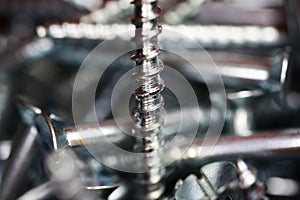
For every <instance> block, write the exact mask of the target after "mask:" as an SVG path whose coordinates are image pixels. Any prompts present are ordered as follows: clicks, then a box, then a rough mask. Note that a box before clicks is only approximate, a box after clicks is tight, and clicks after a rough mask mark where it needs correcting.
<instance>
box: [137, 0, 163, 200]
mask: <svg viewBox="0 0 300 200" xmlns="http://www.w3.org/2000/svg"><path fill="white" fill-rule="evenodd" d="M132 4H134V6H135V9H134V13H135V16H134V18H132V24H133V25H135V27H136V30H135V37H134V38H133V40H134V42H135V44H136V47H137V50H136V52H135V53H134V54H133V55H132V60H134V61H135V64H136V67H135V73H134V77H135V79H136V82H137V89H136V90H135V92H134V97H135V106H134V110H133V111H132V112H133V119H134V121H135V128H134V132H135V133H136V134H138V135H140V136H142V137H138V138H137V142H136V148H135V149H136V151H137V152H143V153H146V159H145V162H146V163H145V164H146V166H147V167H148V169H149V170H148V172H146V173H143V174H139V175H138V178H137V181H138V184H140V185H141V186H142V187H141V188H144V194H143V195H144V198H145V196H146V198H147V199H157V198H158V197H159V196H160V195H161V193H162V191H163V188H162V186H161V184H160V182H161V180H162V178H163V176H164V169H160V160H161V159H160V156H159V153H158V151H156V150H158V148H159V147H160V146H161V145H162V141H163V140H162V139H161V137H160V136H161V127H162V125H163V119H162V109H163V105H164V100H163V97H162V96H161V92H162V90H163V88H164V83H163V81H162V79H161V77H160V72H161V71H162V70H163V67H164V65H163V63H162V61H161V60H160V59H159V58H158V56H159V55H160V53H161V50H162V48H161V47H160V44H159V43H158V35H159V34H160V32H161V26H160V25H159V24H158V16H159V14H160V12H161V10H160V8H159V7H158V6H157V0H134V1H133V2H132ZM145 186H146V187H145ZM145 188H146V189H145ZM145 190H146V191H145ZM145 193H146V194H145Z"/></svg>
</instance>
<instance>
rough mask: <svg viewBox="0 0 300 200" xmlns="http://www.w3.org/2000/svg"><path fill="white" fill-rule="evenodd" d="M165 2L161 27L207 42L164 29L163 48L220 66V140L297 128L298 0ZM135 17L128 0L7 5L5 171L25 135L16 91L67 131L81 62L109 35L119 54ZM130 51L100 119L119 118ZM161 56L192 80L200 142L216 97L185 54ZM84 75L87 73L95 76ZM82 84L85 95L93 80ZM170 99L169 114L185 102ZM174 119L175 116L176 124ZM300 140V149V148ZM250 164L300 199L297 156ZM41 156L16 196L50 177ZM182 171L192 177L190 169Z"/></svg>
mask: <svg viewBox="0 0 300 200" xmlns="http://www.w3.org/2000/svg"><path fill="white" fill-rule="evenodd" d="M159 5H160V7H161V8H162V14H161V15H160V17H159V21H160V24H162V26H163V29H166V30H172V31H175V32H178V33H182V34H186V35H188V36H189V38H190V39H192V40H194V41H196V42H197V43H198V44H199V45H200V46H201V47H200V46H199V45H196V46H195V45H193V44H190V43H189V41H188V40H187V41H185V40H179V39H178V38H176V37H172V36H169V35H165V36H164V35H162V36H160V37H159V38H160V42H161V43H162V44H163V46H164V48H165V49H168V48H172V49H173V48H176V45H179V46H180V48H181V49H182V48H183V49H184V51H186V52H188V53H187V54H186V55H189V57H188V58H184V59H186V60H188V61H192V62H193V63H197V65H199V66H201V67H203V68H210V67H211V65H212V61H211V60H213V62H214V63H215V64H216V65H217V66H218V68H219V71H220V74H221V75H222V78H223V81H224V85H225V89H226V102H225V103H226V105H227V111H226V114H225V115H224V116H223V117H224V118H225V125H224V128H223V130H222V136H239V137H248V136H252V135H255V134H260V132H266V131H268V132H272V131H281V130H287V129H288V130H292V129H296V128H298V127H299V124H300V93H299V92H300V79H299V77H300V73H299V72H300V60H299V58H300V21H299V20H300V16H299V15H300V2H299V1H289V0H285V1H284V0H251V1H245V0H160V1H159ZM132 13H133V6H132V5H131V4H130V1H129V0H51V1H49V0H39V1H37V0H22V1H21V0H9V1H8V0H3V1H1V2H0V71H1V72H0V160H1V161H0V166H1V167H0V172H1V174H2V171H3V170H2V169H3V166H5V163H6V160H7V159H8V156H9V154H10V151H11V149H13V148H15V146H13V145H12V143H13V142H12V141H14V140H15V139H16V138H18V137H19V134H20V129H21V128H20V127H22V119H21V116H20V113H19V111H18V108H17V106H16V99H17V97H22V98H25V99H26V100H27V101H29V102H30V103H31V104H33V105H35V106H37V107H39V108H40V109H41V110H43V112H45V113H46V114H47V115H49V116H50V115H52V116H54V118H55V119H56V120H57V121H58V122H59V123H60V124H62V125H61V127H68V126H72V125H73V123H74V120H73V115H72V91H73V84H74V80H75V78H76V73H77V71H78V69H79V67H80V66H81V63H82V62H83V60H84V59H85V58H86V56H87V55H88V54H89V52H91V51H92V49H93V48H94V47H96V46H97V45H98V44H99V43H100V42H101V41H104V40H111V43H112V44H113V45H112V46H111V48H109V49H107V52H106V53H107V55H110V54H112V55H113V52H114V51H115V50H116V49H118V48H120V47H121V46H122V45H124V43H123V42H122V40H124V41H129V40H130V37H128V38H119V37H118V34H117V33H119V32H122V31H124V30H129V29H132V28H133V25H131V22H130V19H131V17H132ZM204 49H205V51H204ZM206 52H207V53H208V54H209V56H210V58H209V57H208V56H207V54H206ZM131 54H132V53H130V52H129V53H128V54H126V55H124V56H122V57H120V58H118V59H116V61H115V62H113V63H112V64H111V65H110V67H109V68H108V69H107V70H105V72H104V76H103V77H102V78H101V86H100V85H99V87H98V89H97V93H96V97H95V98H96V99H95V106H96V111H97V117H98V121H99V122H103V121H106V120H110V119H111V118H112V111H111V106H110V102H111V93H112V91H113V89H114V86H115V84H116V83H117V81H118V80H119V78H120V77H121V76H122V75H123V74H124V73H126V72H127V71H128V70H130V69H132V68H133V66H134V64H133V62H132V61H131V60H130V56H131ZM107 55H99V57H98V58H97V59H96V60H95V61H94V62H95V63H97V67H99V68H104V67H106V66H103V64H101V63H103V60H105V59H106V56H107ZM161 59H162V60H163V62H164V63H165V64H166V65H168V66H171V67H173V68H174V69H176V70H178V71H179V72H180V73H182V74H183V75H184V76H185V77H186V78H187V79H188V81H189V82H190V83H191V85H192V86H193V88H194V90H195V92H196V95H197V97H198V100H199V106H200V108H201V113H202V115H201V116H202V118H201V120H200V124H201V125H200V128H199V135H198V137H200V138H201V137H202V135H203V134H202V133H203V131H204V130H206V129H207V127H208V125H209V122H210V112H211V106H210V105H211V99H210V95H209V94H208V90H207V86H206V84H205V82H204V81H203V77H201V76H199V75H197V74H196V73H194V71H193V70H192V69H191V67H190V64H189V63H188V62H186V61H185V60H184V59H183V58H180V57H179V56H176V55H173V54H171V53H170V52H167V51H164V52H162V55H161ZM86 76H87V79H89V74H87V75H86ZM91 77H92V75H91ZM82 87H83V91H84V90H85V88H86V89H88V88H89V87H90V86H89V85H83V86H82ZM163 95H164V98H165V102H166V109H167V111H170V112H172V111H173V112H176V110H178V102H177V100H176V98H175V97H174V95H173V94H172V92H171V91H170V90H168V89H165V90H164V92H163ZM116 106H117V109H119V110H120V113H121V112H123V113H124V115H125V114H126V112H125V111H124V110H125V109H126V108H127V107H128V103H127V102H124V101H122V97H121V96H120V97H119V102H118V103H117V104H116ZM90 110H91V108H90V107H88V106H87V107H86V106H84V105H83V106H82V113H85V114H83V115H82V119H81V122H82V124H89V123H93V121H90V118H89V117H88V116H89V112H90ZM187 123H188V122H187ZM173 125H174V126H175V125H176V122H175V123H174V124H171V125H170V127H171V128H172V126H173ZM186 131H188V127H187V129H186ZM297 145H298V148H300V144H299V143H297ZM241 148H242V146H241ZM253 148H255V147H253ZM274 149H276V146H274ZM80 155H81V154H80ZM83 157H84V156H83ZM230 159H231V160H234V159H236V158H234V157H231V158H230ZM247 161H248V162H250V163H251V164H252V165H254V166H255V167H256V168H257V171H258V174H259V175H258V177H259V178H260V179H261V180H262V181H263V182H264V183H265V184H266V185H267V188H268V190H267V195H268V196H269V197H270V199H299V197H300V196H299V189H300V185H299V184H300V172H299V164H300V162H299V161H300V159H299V155H298V154H297V153H293V152H290V154H288V156H283V157H280V156H276V157H270V158H268V159H261V158H257V157H255V155H254V157H253V158H248V160H247ZM42 162H43V161H42V159H37V160H36V161H35V162H33V164H31V167H30V170H28V173H27V175H26V178H24V180H23V182H24V183H23V184H24V185H23V186H22V188H19V189H18V191H17V192H16V194H15V195H16V196H20V195H21V194H23V193H24V192H25V191H28V190H30V189H31V188H33V187H35V186H38V185H39V184H41V183H43V182H44V181H45V179H47V178H46V175H45V174H44V172H43V170H44V168H43V167H42V166H43V165H42V164H41V163H42ZM90 162H91V163H92V161H90ZM199 165H200V164H199ZM97 167H99V166H97ZM180 170H182V169H180ZM184 170H186V169H184ZM110 173H111V172H110ZM112 174H114V172H113V173H112ZM184 174H186V175H187V174H189V170H186V172H185V173H184ZM186 175H185V176H186ZM94 176H98V175H94ZM172 176H173V175H172ZM101 177H102V178H103V177H106V176H101ZM106 178H107V177H106ZM107 179H108V180H110V181H111V182H114V181H115V179H116V178H115V176H114V175H112V176H109V177H108V178H107ZM174 180H176V178H174ZM173 182H174V181H173ZM171 185H172V184H171ZM14 198H15V197H14ZM14 198H12V199H14Z"/></svg>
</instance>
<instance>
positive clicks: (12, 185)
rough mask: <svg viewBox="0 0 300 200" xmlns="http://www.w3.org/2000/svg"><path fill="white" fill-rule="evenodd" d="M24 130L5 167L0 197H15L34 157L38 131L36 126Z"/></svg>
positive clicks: (7, 198) (6, 198)
mask: <svg viewBox="0 0 300 200" xmlns="http://www.w3.org/2000/svg"><path fill="white" fill-rule="evenodd" d="M23 131H24V132H22V133H21V134H22V135H20V139H19V140H18V141H17V143H16V144H15V145H16V148H14V149H13V150H12V151H11V153H10V156H9V158H8V160H7V163H6V166H5V168H4V172H3V176H2V180H1V187H0V199H5V200H10V199H14V198H15V196H14V195H16V191H17V189H18V188H19V187H20V184H21V181H22V179H23V178H24V175H25V173H26V171H27V169H28V167H29V165H30V163H31V162H32V160H33V158H34V155H35V150H36V145H37V137H38V131H37V129H36V127H35V126H31V127H24V130H23Z"/></svg>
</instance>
